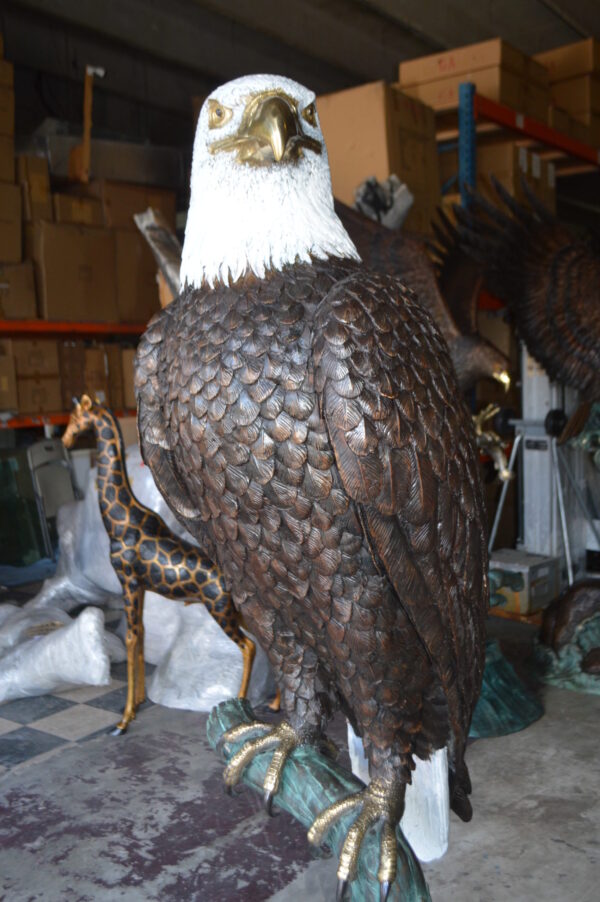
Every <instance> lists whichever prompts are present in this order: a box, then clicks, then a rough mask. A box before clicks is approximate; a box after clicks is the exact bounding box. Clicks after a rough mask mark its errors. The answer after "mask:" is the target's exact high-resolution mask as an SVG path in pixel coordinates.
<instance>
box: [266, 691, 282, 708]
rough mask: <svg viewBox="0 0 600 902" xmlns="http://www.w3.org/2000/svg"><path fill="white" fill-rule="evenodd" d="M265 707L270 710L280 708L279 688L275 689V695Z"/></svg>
mask: <svg viewBox="0 0 600 902" xmlns="http://www.w3.org/2000/svg"><path fill="white" fill-rule="evenodd" d="M267 707H268V708H269V710H270V711H275V712H277V711H279V709H280V708H281V689H278V690H277V692H276V693H275V697H274V698H273V700H272V701H270V702H269V704H268V705H267Z"/></svg>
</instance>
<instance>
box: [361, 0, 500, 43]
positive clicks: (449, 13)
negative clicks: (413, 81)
mask: <svg viewBox="0 0 600 902" xmlns="http://www.w3.org/2000/svg"><path fill="white" fill-rule="evenodd" d="M364 3H365V5H366V6H368V7H370V8H371V9H372V10H373V11H374V12H377V13H381V14H383V15H385V16H386V17H387V18H388V19H390V20H391V21H394V22H396V23H398V24H399V25H402V26H404V27H405V28H409V29H410V30H411V31H413V32H414V33H415V34H417V35H421V36H423V37H426V38H427V39H428V40H430V41H433V42H435V43H436V44H437V45H438V46H439V47H440V48H441V49H446V48H448V47H461V46H462V45H463V44H472V43H475V42H476V41H482V40H485V39H486V38H487V37H489V36H490V34H489V31H490V29H489V27H488V28H486V27H485V25H484V24H483V23H482V22H481V21H479V20H478V18H477V16H475V15H469V14H468V13H467V12H465V9H466V8H468V9H476V5H475V6H472V5H471V4H469V5H468V6H467V4H466V3H465V4H462V3H454V2H452V0H443V2H440V0H402V3H398V0H364ZM432 52H435V51H432ZM416 55H417V54H415V56H416Z"/></svg>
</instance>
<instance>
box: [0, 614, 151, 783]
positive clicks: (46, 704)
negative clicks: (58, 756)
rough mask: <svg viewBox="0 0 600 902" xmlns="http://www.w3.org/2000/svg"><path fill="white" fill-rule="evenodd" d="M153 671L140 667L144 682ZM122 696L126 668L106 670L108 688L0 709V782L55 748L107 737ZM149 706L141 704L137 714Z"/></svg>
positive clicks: (80, 690) (9, 704) (57, 694)
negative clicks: (8, 774) (102, 736)
mask: <svg viewBox="0 0 600 902" xmlns="http://www.w3.org/2000/svg"><path fill="white" fill-rule="evenodd" d="M110 613H112V612H107V623H106V626H107V627H108V628H109V629H111V628H114V627H116V625H117V623H118V621H119V619H120V614H116V615H115V614H114V613H113V618H110ZM111 621H112V622H111ZM153 670H154V667H153V666H152V665H151V664H146V681H148V679H149V678H150V675H151V673H152V672H153ZM126 695H127V664H126V663H123V664H113V666H112V667H111V682H110V685H108V686H81V687H78V688H74V689H66V690H65V691H64V692H54V693H52V694H50V695H39V696H34V697H32V698H22V699H16V700H15V701H12V702H7V703H6V704H4V705H0V776H1V775H2V774H3V773H6V772H7V771H8V770H11V769H12V768H14V767H16V766H18V765H20V764H23V763H25V762H27V763H28V764H29V763H33V762H38V761H41V760H42V759H43V758H44V757H46V756H47V755H50V754H54V753H55V752H56V750H57V749H59V748H68V747H70V746H73V745H77V744H79V743H82V742H86V741H87V740H88V739H93V738H94V737H95V736H98V735H101V734H103V733H107V732H109V731H110V730H111V729H113V728H114V727H115V726H116V724H117V722H118V721H119V719H120V715H121V713H122V711H123V708H124V707H125V699H126ZM151 704H152V702H151V701H149V700H147V701H145V702H144V704H143V705H141V706H140V708H139V709H138V710H139V711H143V709H144V708H146V707H148V706H149V705H151Z"/></svg>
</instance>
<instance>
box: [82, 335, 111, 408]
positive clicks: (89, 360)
mask: <svg viewBox="0 0 600 902" xmlns="http://www.w3.org/2000/svg"><path fill="white" fill-rule="evenodd" d="M83 378H84V383H85V393H86V394H88V395H89V396H90V397H91V398H96V399H97V400H98V401H99V402H100V403H101V404H107V403H108V368H107V365H106V353H105V351H104V346H103V345H99V346H97V347H93V348H86V349H85V352H84V372H83Z"/></svg>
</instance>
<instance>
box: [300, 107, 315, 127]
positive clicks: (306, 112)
mask: <svg viewBox="0 0 600 902" xmlns="http://www.w3.org/2000/svg"><path fill="white" fill-rule="evenodd" d="M302 118H303V119H305V120H306V121H307V122H308V124H309V125H312V127H313V128H316V127H317V108H316V107H315V105H314V103H311V104H309V106H307V107H305V108H304V109H303V110H302Z"/></svg>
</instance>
